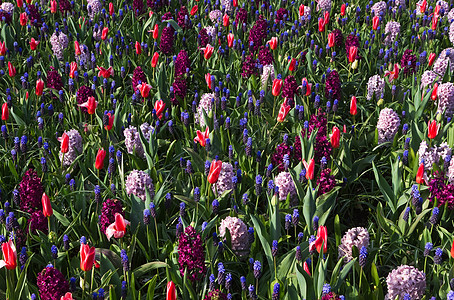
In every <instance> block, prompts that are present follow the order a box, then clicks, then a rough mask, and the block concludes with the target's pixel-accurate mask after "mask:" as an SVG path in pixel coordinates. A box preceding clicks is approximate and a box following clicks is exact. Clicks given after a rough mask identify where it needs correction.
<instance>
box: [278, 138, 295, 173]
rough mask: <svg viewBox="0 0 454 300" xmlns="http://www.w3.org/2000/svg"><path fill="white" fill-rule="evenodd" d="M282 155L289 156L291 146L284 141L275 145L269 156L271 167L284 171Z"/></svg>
mask: <svg viewBox="0 0 454 300" xmlns="http://www.w3.org/2000/svg"><path fill="white" fill-rule="evenodd" d="M300 144H301V143H300ZM300 149H301V147H300ZM284 155H288V156H289V157H291V155H292V148H291V147H290V146H289V145H287V144H286V143H281V144H279V145H277V147H276V149H275V150H274V153H273V155H272V156H271V163H272V164H273V167H275V168H276V170H277V172H282V171H284ZM300 156H301V153H300Z"/></svg>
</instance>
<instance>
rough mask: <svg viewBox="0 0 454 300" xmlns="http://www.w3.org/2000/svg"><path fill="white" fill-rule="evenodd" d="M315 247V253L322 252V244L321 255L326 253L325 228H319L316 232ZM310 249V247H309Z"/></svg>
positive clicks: (326, 233)
mask: <svg viewBox="0 0 454 300" xmlns="http://www.w3.org/2000/svg"><path fill="white" fill-rule="evenodd" d="M314 243H315V247H316V248H317V252H318V253H320V251H321V250H322V244H323V253H326V252H327V251H328V245H327V244H328V231H327V230H326V226H320V227H318V230H317V239H316V240H315V242H314ZM309 247H310V246H309Z"/></svg>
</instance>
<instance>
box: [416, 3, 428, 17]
mask: <svg viewBox="0 0 454 300" xmlns="http://www.w3.org/2000/svg"><path fill="white" fill-rule="evenodd" d="M416 6H419V11H420V12H421V14H423V13H425V12H426V8H427V1H426V0H423V1H422V3H421V4H418V3H416Z"/></svg>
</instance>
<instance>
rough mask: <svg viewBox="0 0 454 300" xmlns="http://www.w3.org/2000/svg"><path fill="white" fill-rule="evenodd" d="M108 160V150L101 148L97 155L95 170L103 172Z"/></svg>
mask: <svg viewBox="0 0 454 300" xmlns="http://www.w3.org/2000/svg"><path fill="white" fill-rule="evenodd" d="M105 158H106V150H104V148H101V149H99V150H98V154H96V161H95V168H96V169H98V170H101V169H102V168H104V159H105Z"/></svg>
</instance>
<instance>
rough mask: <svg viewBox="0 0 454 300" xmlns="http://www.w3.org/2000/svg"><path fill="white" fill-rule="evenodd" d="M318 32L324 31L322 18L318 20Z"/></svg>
mask: <svg viewBox="0 0 454 300" xmlns="http://www.w3.org/2000/svg"><path fill="white" fill-rule="evenodd" d="M318 31H319V32H323V31H325V20H323V18H319V19H318Z"/></svg>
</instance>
